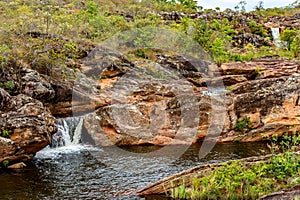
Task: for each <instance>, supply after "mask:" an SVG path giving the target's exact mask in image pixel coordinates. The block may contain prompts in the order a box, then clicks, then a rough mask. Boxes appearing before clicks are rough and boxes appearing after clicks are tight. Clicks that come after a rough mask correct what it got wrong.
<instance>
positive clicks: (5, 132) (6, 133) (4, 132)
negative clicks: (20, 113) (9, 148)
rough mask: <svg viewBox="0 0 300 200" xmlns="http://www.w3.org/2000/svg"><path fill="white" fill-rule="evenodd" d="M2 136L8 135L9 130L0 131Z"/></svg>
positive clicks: (6, 136)
mask: <svg viewBox="0 0 300 200" xmlns="http://www.w3.org/2000/svg"><path fill="white" fill-rule="evenodd" d="M2 136H3V137H5V138H9V137H10V135H9V132H8V131H7V130H4V131H2Z"/></svg>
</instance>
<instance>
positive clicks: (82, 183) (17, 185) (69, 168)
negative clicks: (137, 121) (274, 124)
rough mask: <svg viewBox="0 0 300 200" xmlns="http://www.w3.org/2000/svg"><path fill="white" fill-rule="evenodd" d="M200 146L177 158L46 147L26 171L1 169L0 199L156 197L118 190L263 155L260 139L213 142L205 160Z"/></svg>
mask: <svg viewBox="0 0 300 200" xmlns="http://www.w3.org/2000/svg"><path fill="white" fill-rule="evenodd" d="M200 146H201V144H195V145H192V146H190V147H189V148H188V150H187V151H186V152H185V153H184V154H183V155H182V156H181V157H179V158H177V159H174V158H171V157H169V156H168V155H167V154H166V155H164V154H163V153H161V154H159V155H157V156H153V157H146V158H144V157H143V158H142V157H140V156H128V155H127V156H124V154H123V153H119V152H120V151H115V150H112V148H103V147H99V148H96V147H91V146H83V145H79V144H77V145H69V146H64V147H58V148H52V149H51V148H49V147H48V148H46V149H44V150H42V151H41V152H39V153H38V154H37V155H36V157H35V158H34V160H33V161H32V162H31V163H30V165H29V166H28V167H27V168H26V169H24V170H21V171H6V172H1V173H0V188H1V189H0V199H13V200H15V199H22V200H23V199H158V197H155V198H150V197H147V198H142V197H133V196H123V195H120V193H121V192H124V191H128V190H134V189H137V188H140V187H143V186H146V185H147V184H149V183H152V182H154V181H157V180H159V179H161V178H164V177H167V176H170V175H172V174H174V173H177V172H180V171H182V170H185V169H188V168H191V167H193V166H196V165H199V164H204V163H214V162H221V161H225V160H229V159H238V158H244V157H249V156H258V155H261V154H263V153H262V152H261V151H260V149H262V150H263V149H266V145H265V144H263V143H247V144H246V143H227V144H217V145H216V146H215V147H214V148H213V150H212V151H211V152H210V153H209V154H208V155H207V156H206V157H205V158H202V159H200V158H199V156H198V152H199V148H200ZM181 147H182V146H174V147H173V148H174V150H176V149H180V148H181ZM159 148H160V147H157V146H135V147H123V150H125V151H127V152H135V153H145V152H149V151H155V150H157V149H159ZM107 152H109V153H107ZM130 155H131V154H130ZM137 155H139V154H137ZM160 199H164V198H160Z"/></svg>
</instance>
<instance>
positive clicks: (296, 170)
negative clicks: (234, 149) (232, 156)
mask: <svg viewBox="0 0 300 200" xmlns="http://www.w3.org/2000/svg"><path fill="white" fill-rule="evenodd" d="M299 144H300V136H299V135H298V134H293V135H292V136H288V135H285V136H284V137H283V138H282V140H281V141H279V140H276V141H274V142H273V143H272V145H271V150H272V156H271V158H270V159H269V160H268V162H258V163H254V164H252V165H250V166H246V165H245V164H243V163H242V162H241V161H238V160H237V161H232V162H227V163H224V164H222V165H221V166H220V167H217V168H215V169H214V170H213V171H212V172H211V173H210V174H208V175H207V176H202V177H194V178H193V179H192V181H191V186H190V187H187V186H185V185H184V184H182V185H181V186H180V187H177V188H173V190H171V192H170V193H169V194H170V196H171V197H172V198H175V199H220V198H222V199H257V198H259V197H261V196H263V195H266V194H270V193H272V192H276V191H279V190H281V189H284V188H289V187H292V186H293V185H296V184H299V183H300V177H299V176H300V157H299V155H298V154H296V153H295V150H296V148H297V147H298V145H299ZM183 183H184V182H183Z"/></svg>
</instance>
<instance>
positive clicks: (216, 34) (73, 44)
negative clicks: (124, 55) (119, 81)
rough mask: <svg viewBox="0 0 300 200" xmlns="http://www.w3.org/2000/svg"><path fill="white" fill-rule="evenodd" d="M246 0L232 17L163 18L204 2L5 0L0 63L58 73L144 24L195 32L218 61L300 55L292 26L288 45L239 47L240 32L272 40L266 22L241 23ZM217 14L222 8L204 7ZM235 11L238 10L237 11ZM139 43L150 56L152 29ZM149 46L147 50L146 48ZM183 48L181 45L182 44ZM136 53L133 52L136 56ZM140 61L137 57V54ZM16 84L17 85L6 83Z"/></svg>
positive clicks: (263, 12)
mask: <svg viewBox="0 0 300 200" xmlns="http://www.w3.org/2000/svg"><path fill="white" fill-rule="evenodd" d="M246 3H247V2H246V1H241V2H240V3H239V4H238V5H237V7H236V10H237V12H236V14H235V15H234V16H233V18H232V19H230V20H228V19H227V18H223V19H218V18H215V19H210V20H203V19H191V18H189V17H188V16H186V17H184V18H182V19H181V20H180V21H178V20H177V21H175V20H173V21H172V20H167V21H164V20H162V17H161V16H159V15H158V14H156V12H159V11H167V12H171V11H179V12H184V13H194V12H195V11H196V10H197V9H198V10H201V6H200V7H197V2H196V1H193V0H178V1H176V0H147V1H146V0H145V1H140V2H137V1H134V0H111V1H105V2H104V1H96V0H85V1H77V0H76V1H71V2H70V1H69V2H67V3H66V4H64V5H63V4H62V3H61V2H60V1H49V2H48V3H47V4H42V3H41V2H40V1H38V0H34V1H30V0H23V1H2V2H0V8H1V12H0V23H1V24H2V26H1V28H0V39H1V41H2V43H1V45H0V66H2V67H5V66H8V65H11V64H13V63H16V62H15V61H16V60H22V61H23V62H25V63H27V64H29V65H30V66H31V67H32V68H34V69H36V70H37V71H39V72H40V73H43V74H47V75H53V72H56V74H61V75H62V76H63V75H64V73H57V68H60V69H62V68H64V67H70V68H71V69H73V70H74V71H76V69H75V68H74V67H73V66H70V65H69V64H68V63H69V62H68V61H69V60H70V59H71V60H73V61H74V62H76V61H77V60H78V59H81V58H82V57H84V56H85V55H86V53H87V51H88V49H87V48H86V45H87V44H92V43H94V42H101V41H104V40H105V39H107V38H110V37H112V36H114V35H115V34H117V33H120V32H123V31H127V30H132V29H135V28H143V27H157V28H164V29H168V30H173V31H176V32H180V33H183V34H187V35H189V36H190V37H191V38H193V39H194V40H195V41H197V42H198V43H199V44H200V45H201V46H202V47H203V48H204V50H206V51H207V52H208V53H209V54H210V55H211V57H212V58H213V60H214V61H215V62H216V63H217V64H218V65H220V64H222V63H223V62H229V61H249V60H251V59H254V58H258V57H261V56H267V55H268V56H270V55H280V56H281V57H287V58H298V57H299V51H300V50H299V46H300V45H299V41H300V39H299V38H300V37H299V30H295V29H287V30H285V31H284V32H283V33H282V40H284V41H286V42H287V48H277V47H274V46H262V47H255V46H253V45H252V46H251V45H250V46H249V45H244V46H243V47H238V48H237V47H233V44H234V43H235V41H234V40H233V38H234V36H237V35H240V34H243V33H245V32H248V33H252V34H256V35H259V36H261V37H263V38H265V40H266V41H270V40H271V34H270V30H269V29H268V28H266V27H265V26H264V25H263V24H262V23H261V22H260V21H254V20H252V21H248V22H245V23H244V24H241V23H240V20H239V18H240V17H241V16H240V13H244V12H245V10H244V9H245V5H246ZM298 11H299V5H298V4H297V3H294V4H293V5H290V6H287V7H286V8H274V9H264V8H263V2H260V3H259V4H258V6H257V7H256V10H255V11H253V14H258V15H260V16H262V19H263V20H267V17H268V16H274V15H279V14H280V15H287V13H289V15H291V13H292V14H295V13H296V12H298ZM201 12H203V13H204V14H205V13H206V14H207V15H211V16H214V15H216V13H219V12H220V11H219V8H216V10H212V9H207V10H204V11H201ZM232 12H233V11H232ZM138 34H139V36H138V37H137V39H136V40H135V41H133V45H134V46H135V47H141V48H140V50H139V51H137V52H136V54H133V55H134V56H135V57H136V58H138V59H149V57H147V55H145V53H146V51H147V50H148V49H147V47H149V46H151V45H150V44H144V42H145V38H149V37H152V36H153V34H151V32H147V31H145V32H139V33H138ZM143 48H146V49H143ZM179 48H180V47H179ZM130 56H132V54H131V55H130ZM134 59H135V58H134ZM5 87H7V88H8V89H11V88H13V87H12V84H10V85H7V86H5Z"/></svg>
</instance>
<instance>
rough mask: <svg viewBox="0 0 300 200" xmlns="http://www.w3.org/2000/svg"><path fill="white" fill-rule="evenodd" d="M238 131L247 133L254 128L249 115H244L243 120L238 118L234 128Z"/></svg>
mask: <svg viewBox="0 0 300 200" xmlns="http://www.w3.org/2000/svg"><path fill="white" fill-rule="evenodd" d="M234 129H235V130H236V131H239V132H242V133H247V132H249V131H251V130H252V122H251V120H250V118H249V117H243V119H241V120H236V125H235V128H234Z"/></svg>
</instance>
